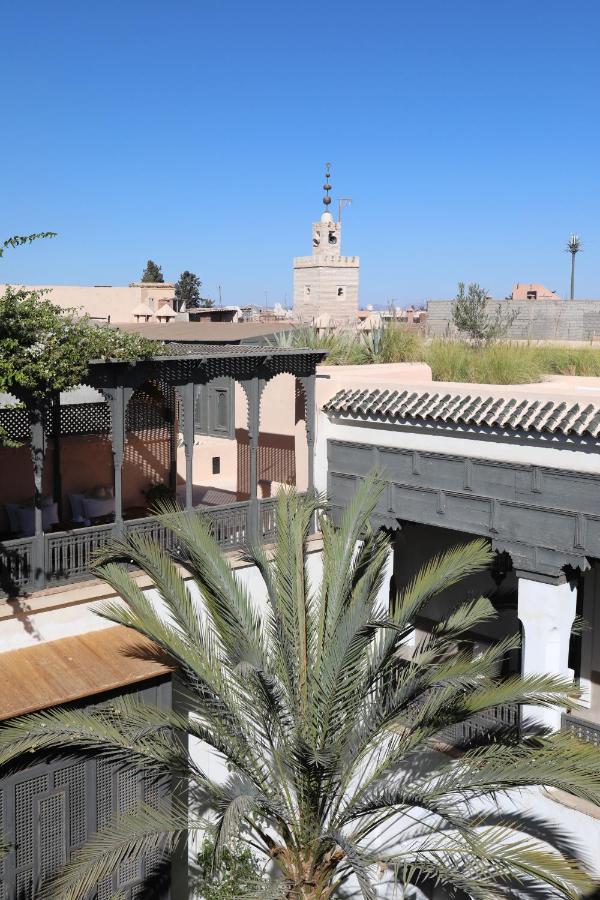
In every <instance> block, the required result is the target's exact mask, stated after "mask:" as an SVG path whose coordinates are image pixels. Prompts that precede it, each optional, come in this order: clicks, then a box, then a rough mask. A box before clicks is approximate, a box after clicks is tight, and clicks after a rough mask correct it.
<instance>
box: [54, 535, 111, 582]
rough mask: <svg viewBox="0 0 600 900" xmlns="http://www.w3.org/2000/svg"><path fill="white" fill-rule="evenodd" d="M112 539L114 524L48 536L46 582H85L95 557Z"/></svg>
mask: <svg viewBox="0 0 600 900" xmlns="http://www.w3.org/2000/svg"><path fill="white" fill-rule="evenodd" d="M112 537H113V526H112V525H110V524H109V525H93V526H90V527H89V528H77V529H75V530H73V531H57V532H54V533H53V534H46V535H44V544H45V570H46V581H47V582H50V583H54V582H58V581H77V580H78V579H80V578H85V577H86V576H87V575H88V574H89V568H90V566H91V564H92V560H93V558H94V556H95V555H96V553H98V551H99V550H102V548H103V547H105V546H106V544H107V543H108V542H109V541H110V539H111V538H112Z"/></svg>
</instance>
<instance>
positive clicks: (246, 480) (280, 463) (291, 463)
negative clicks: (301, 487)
mask: <svg viewBox="0 0 600 900" xmlns="http://www.w3.org/2000/svg"><path fill="white" fill-rule="evenodd" d="M235 438H236V441H237V445H238V455H237V458H238V473H237V478H238V495H239V496H248V495H249V494H250V442H249V439H248V431H247V429H246V428H236V430H235ZM257 472H258V482H259V483H260V482H264V483H265V485H264V488H263V496H270V489H269V487H268V485H269V484H270V483H271V482H275V483H276V484H296V441H295V438H294V435H287V434H271V433H270V432H261V433H260V435H259V438H258V461H257ZM265 492H266V493H265Z"/></svg>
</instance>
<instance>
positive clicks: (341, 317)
mask: <svg viewBox="0 0 600 900" xmlns="http://www.w3.org/2000/svg"><path fill="white" fill-rule="evenodd" d="M325 177H326V181H325V185H324V189H325V196H324V197H323V205H324V206H325V212H324V213H323V214H322V216H321V218H320V220H319V221H318V222H314V223H313V226H312V255H311V256H297V257H295V259H294V315H295V316H296V318H297V319H299V320H300V321H302V322H315V321H316V320H318V319H321V318H322V317H323V316H328V317H329V318H330V320H331V322H332V324H349V323H355V322H356V316H357V313H358V275H359V266H360V260H359V258H358V256H342V255H341V249H342V223H341V222H340V221H337V222H335V221H334V220H333V217H332V215H331V213H330V212H329V210H328V206H329V204H330V203H331V197H330V196H329V191H330V190H331V185H330V184H329V169H328V170H327V173H326V176H325Z"/></svg>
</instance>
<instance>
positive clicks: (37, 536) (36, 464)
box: [28, 405, 46, 590]
mask: <svg viewBox="0 0 600 900" xmlns="http://www.w3.org/2000/svg"><path fill="white" fill-rule="evenodd" d="M45 412H46V409H45V408H44V407H42V406H39V405H38V406H34V407H30V408H29V409H28V414H29V438H30V447H31V462H32V465H33V485H34V487H33V492H34V493H33V496H34V501H33V502H34V524H35V528H34V537H33V546H32V564H33V583H34V586H35V588H36V590H40V589H41V588H43V587H44V585H45V584H46V560H45V548H44V526H43V522H42V491H43V487H42V482H43V478H44V459H45V456H46V429H45V427H44V414H45Z"/></svg>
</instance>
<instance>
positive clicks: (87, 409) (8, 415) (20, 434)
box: [0, 403, 110, 441]
mask: <svg viewBox="0 0 600 900" xmlns="http://www.w3.org/2000/svg"><path fill="white" fill-rule="evenodd" d="M0 428H1V429H4V431H5V432H6V434H7V435H8V437H9V438H11V439H12V440H13V441H21V440H27V439H28V438H29V424H28V419H27V411H26V410H24V409H0ZM46 428H47V433H48V434H49V435H51V434H53V431H54V429H53V425H52V422H48V423H47V425H46ZM109 431H110V412H109V409H108V404H107V403H73V404H69V405H65V406H61V408H60V433H61V435H63V436H64V435H68V434H108V432H109Z"/></svg>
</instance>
